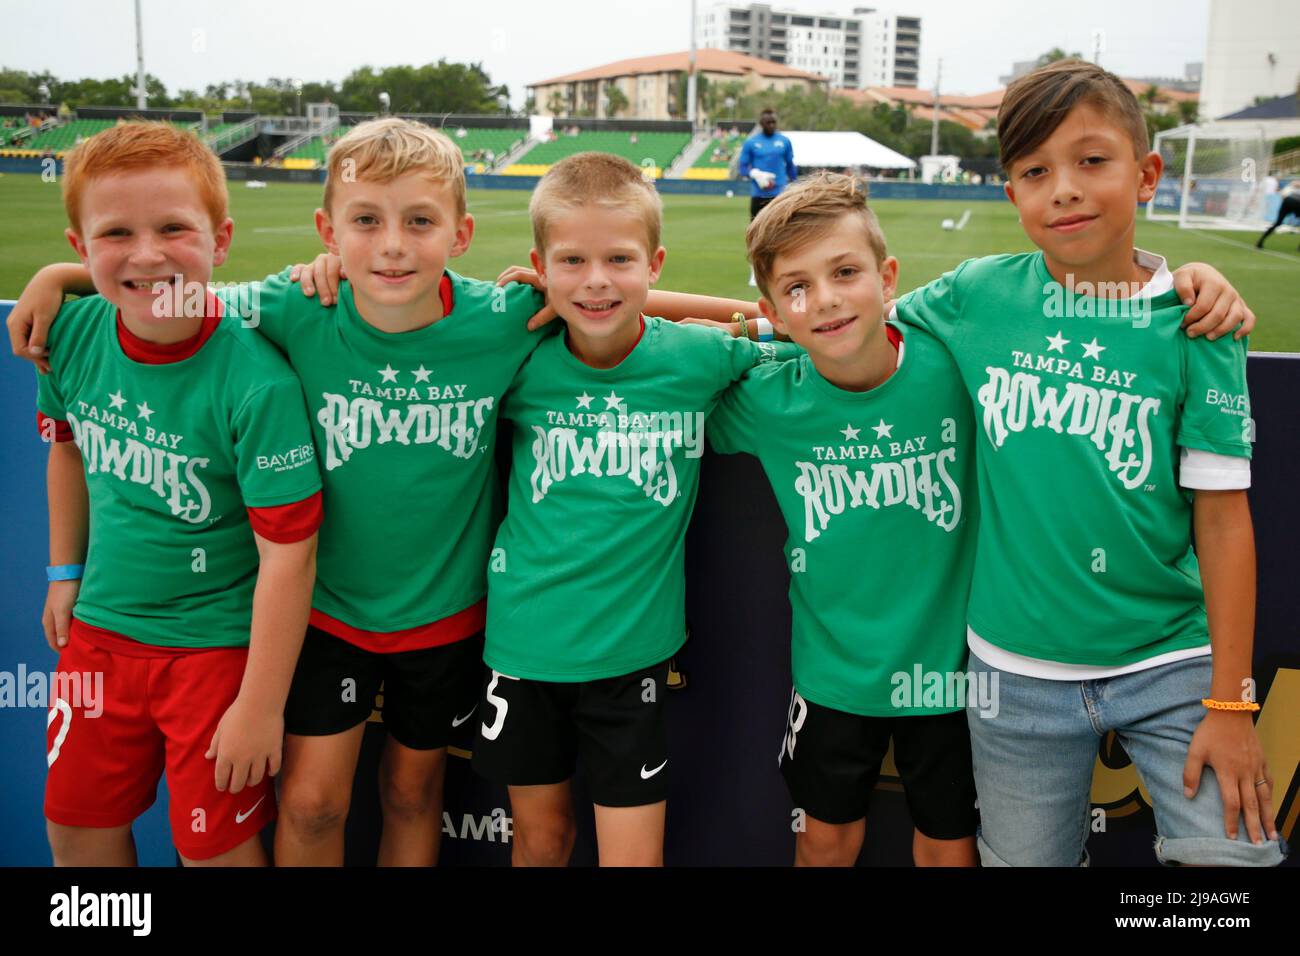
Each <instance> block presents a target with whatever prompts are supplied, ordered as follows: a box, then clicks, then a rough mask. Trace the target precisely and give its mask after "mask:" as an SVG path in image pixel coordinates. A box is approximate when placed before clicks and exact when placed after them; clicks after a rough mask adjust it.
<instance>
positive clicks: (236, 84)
mask: <svg viewBox="0 0 1300 956" xmlns="http://www.w3.org/2000/svg"><path fill="white" fill-rule="evenodd" d="M300 82H301V96H300V95H299V92H298V87H297V85H296V84H295V81H294V79H293V78H291V77H283V78H282V77H272V78H270V79H268V80H266V81H265V82H261V83H258V82H253V81H245V80H232V81H229V82H223V83H211V84H209V85H207V86H206V87H204V88H203V90H202V91H199V90H190V89H180V90H177V91H176V92H175V93H172V92H170V91H169V90H168V89H167V87H166V85H165V84H164V83H163V81H162V80H160V79H158V77H156V76H154V75H153V74H146V76H145V89H146V91H147V92H148V94H149V95H148V106H149V107H151V108H155V109H194V110H203V111H204V112H205V113H220V112H223V111H225V110H232V111H233V110H249V111H252V112H256V113H264V114H267V115H271V116H292V115H294V114H295V113H297V112H298V111H299V109H300V107H304V108H305V104H307V103H326V102H328V103H335V104H337V105H338V107H339V109H340V110H342V111H344V112H358V113H374V112H377V111H378V110H379V108H380V104H379V94H380V93H387V94H388V95H389V97H390V106H389V109H390V111H391V112H394V113H501V112H503V111H505V110H507V109H508V102H509V94H510V91H509V90H508V89H507V88H506V87H505V86H503V85H497V84H494V83H493V82H492V79H491V77H490V76H488V74H487V73H486V71H484V69H483V67H482V66H481V65H480V64H478V63H469V64H465V63H448V62H447V61H446V60H445V59H443V60H439V61H438V62H437V63H426V64H425V65H424V66H389V67H383V68H382V69H375V68H374V67H370V66H363V67H360V68H358V69H356V70H353V71H352V72H351V73H349V74H348V75H347V76H346V77H345V78H344V79H343V81H342V82H340V83H338V84H335V83H334V82H333V81H325V82H319V81H316V80H302V81H300ZM42 87H43V88H44V90H42ZM135 100H136V97H135V77H134V76H129V75H128V76H122V77H119V78H117V79H93V78H85V79H80V80H64V79H60V78H59V77H57V76H55V75H54V74H52V73H49V72H39V73H28V72H23V71H21V70H9V69H0V103H15V104H31V105H43V104H46V103H48V104H51V105H54V106H66V107H67V108H68V109H77V108H79V107H82V106H131V105H134V104H135ZM503 104H504V105H503Z"/></svg>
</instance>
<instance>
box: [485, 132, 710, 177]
mask: <svg viewBox="0 0 1300 956" xmlns="http://www.w3.org/2000/svg"><path fill="white" fill-rule="evenodd" d="M635 135H636V140H637V141H636V142H635V143H634V142H632V136H633V133H632V132H631V131H628V130H600V131H594V132H582V133H579V134H578V135H577V136H566V135H564V134H563V133H561V134H559V135H558V136H557V138H556V139H555V141H554V142H549V143H538V144H537V145H536V146H534V147H533V148H532V149H530V150H528V152H526V153H524V155H523V156H522V157H520V159H519V160H518V162H516V163H515V165H513V166H510V167H509V168H507V169H505V170H503V172H504V173H505V174H506V175H520V176H536V175H540V174H541V173H544V172H545V171H546V170H547V169H549V168H550V167H551V166H552V165H554V164H555V163H558V162H559V161H560V160H562V159H563V158H564V157H566V156H572V155H573V154H574V153H583V152H587V151H588V150H595V151H597V152H602V153H613V154H614V155H615V156H622V157H623V158H624V159H629V160H631V161H632V162H634V163H636V164H637V165H638V166H640V165H643V164H644V165H649V164H648V163H646V160H651V161H653V163H654V167H655V175H656V176H658V175H659V170H662V169H667V168H668V167H669V166H671V165H672V162H673V160H674V159H675V158H676V157H677V155H678V154H679V153H680V152H681V151H682V150H683V149H685V148H686V146H687V144H689V143H690V141H691V135H690V133H649V132H642V131H639V130H638V131H636V133H635Z"/></svg>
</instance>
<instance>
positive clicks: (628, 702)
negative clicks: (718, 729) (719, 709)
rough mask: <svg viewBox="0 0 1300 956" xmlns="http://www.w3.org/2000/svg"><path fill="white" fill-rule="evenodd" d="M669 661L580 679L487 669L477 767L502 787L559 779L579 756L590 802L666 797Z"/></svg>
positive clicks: (642, 802)
mask: <svg viewBox="0 0 1300 956" xmlns="http://www.w3.org/2000/svg"><path fill="white" fill-rule="evenodd" d="M667 695H668V661H663V662H662V663H659V664H655V665H653V666H651V667H645V668H642V669H641V670H639V671H633V672H632V673H630V674H624V675H622V676H621V677H608V678H605V679H603V680H591V681H582V682H579V683H558V682H552V681H540V680H528V679H527V678H518V677H509V676H507V675H505V674H502V673H500V672H498V671H495V670H492V669H490V668H488V669H487V673H486V675H485V676H484V681H483V698H482V702H481V703H480V705H479V708H480V710H479V712H480V714H481V716H482V722H481V723H480V725H479V733H478V740H476V741H475V743H474V770H475V771H476V772H477V773H478V774H480V775H481V776H483V777H486V778H487V779H489V780H491V781H493V782H495V783H500V784H504V785H506V786H514V787H528V786H536V785H538V784H553V783H562V782H564V781H565V780H568V779H569V778H570V777H572V776H573V773H574V771H575V769H576V768H577V763H578V760H579V759H581V761H582V766H583V770H584V772H585V773H586V777H587V784H588V790H589V791H590V793H591V799H592V802H593V803H596V804H598V805H600V806H602V807H641V806H647V805H649V804H652V803H658V802H659V801H660V800H664V799H666V798H667V796H668V779H667V778H668V771H667V764H668V739H667V733H666V730H665V725H664V699H665V698H666V697H667Z"/></svg>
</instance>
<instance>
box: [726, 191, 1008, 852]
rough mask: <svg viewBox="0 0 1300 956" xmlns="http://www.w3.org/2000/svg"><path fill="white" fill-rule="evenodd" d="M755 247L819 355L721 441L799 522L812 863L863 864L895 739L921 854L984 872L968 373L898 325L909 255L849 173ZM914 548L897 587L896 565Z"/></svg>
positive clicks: (751, 393) (800, 706)
mask: <svg viewBox="0 0 1300 956" xmlns="http://www.w3.org/2000/svg"><path fill="white" fill-rule="evenodd" d="M746 239H747V244H748V247H749V257H750V261H751V262H752V263H753V266H754V277H755V281H756V282H757V283H758V286H759V289H760V290H761V292H762V295H763V298H762V299H761V300H760V303H759V304H760V306H761V308H762V310H763V313H764V315H766V316H767V317H768V318H769V319H771V321H772V323H773V324H774V325H775V327H776V328H777V329H778V330H779V331H780V332H782V333H787V334H789V336H790V337H791V338H792V339H793V340H794V341H795V342H796V343H798V344H799V345H801V346H803V347H804V348H805V349H806V350H807V354H806V355H803V356H801V357H800V358H799V359H797V360H795V361H790V362H783V363H781V364H779V365H765V366H761V367H759V368H756V369H754V370H753V371H752V372H750V373H748V374H747V375H746V376H745V378H743V379H741V381H740V382H738V383H737V384H736V385H735V386H734V387H733V388H732V389H731V390H730V391H729V392H727V394H726V395H724V396H723V398H722V401H721V402H720V403H719V405H718V408H717V409H716V410H715V411H714V413H713V416H712V417H711V418H710V419H709V440H710V441H711V442H712V444H713V446H714V448H715V449H716V450H718V451H720V452H723V453H733V452H748V453H749V454H753V455H755V456H757V457H758V459H759V461H760V462H761V463H762V465H763V469H764V471H765V472H766V473H767V476H768V480H769V481H770V482H771V484H772V488H773V490H774V491H775V492H776V498H777V503H778V504H779V506H780V508H781V512H782V514H783V515H784V517H785V520H786V524H787V527H788V528H789V532H790V536H789V538H788V539H787V550H788V552H789V554H790V555H791V562H792V568H793V570H792V572H791V575H790V604H791V607H792V610H793V637H792V643H793V648H792V650H793V662H792V663H793V671H794V690H793V692H792V695H791V702H790V713H789V722H788V728H787V731H786V735H785V739H784V740H783V741H782V747H781V752H780V757H779V762H780V765H781V769H782V771H783V773H784V774H785V778H786V782H787V784H788V786H789V788H790V795H791V797H792V799H793V800H794V803H795V806H796V807H797V808H799V809H800V810H802V811H803V813H804V814H805V824H806V825H805V826H804V827H803V828H802V829H801V830H800V831H799V833H798V836H797V839H796V844H795V862H796V864H797V865H800V866H833V865H839V866H852V865H853V863H854V862H855V861H856V860H857V858H858V854H859V853H860V852H861V849H862V843H863V837H864V833H865V817H866V811H867V804H868V802H869V800H870V797H871V791H872V789H873V788H874V786H875V782H876V779H877V777H878V776H879V773H880V764H881V761H882V760H883V758H884V756H885V753H886V751H887V750H888V748H889V743H890V739H891V737H892V739H893V742H894V760H895V763H896V765H897V766H898V769H899V773H900V774H901V776H902V778H903V786H904V789H905V792H906V795H907V802H908V807H909V808H910V810H911V814H912V819H913V821H914V823H915V826H916V831H915V835H914V838H913V856H914V858H915V860H916V863H917V865H920V866H924V865H934V866H974V865H975V863H976V859H977V858H976V851H975V829H976V825H977V823H978V815H977V813H976V811H975V782H974V779H973V778H972V776H971V766H970V736H969V733H968V731H967V728H966V715H965V712H964V704H965V701H966V695H967V693H970V692H972V691H974V690H975V688H968V687H967V686H966V684H965V683H964V680H963V678H964V675H963V670H964V668H965V664H966V642H965V620H966V617H965V612H966V600H967V596H968V593H969V588H970V569H971V564H972V562H973V560H974V550H975V528H976V507H975V504H976V502H975V493H974V492H975V448H974V420H973V418H972V416H971V413H970V405H969V402H968V400H967V399H966V396H965V393H964V390H963V388H962V383H961V377H960V375H959V374H958V372H957V368H956V366H955V365H954V364H953V362H952V359H951V357H950V356H949V355H948V354H947V352H946V351H945V350H944V348H943V346H942V345H940V344H939V343H938V342H937V341H935V340H934V339H933V338H932V337H931V336H930V335H928V334H927V333H925V332H922V331H920V330H918V329H909V330H907V332H906V334H905V335H904V334H903V331H902V330H901V329H900V328H898V327H897V326H895V325H887V324H886V323H885V320H884V314H885V302H886V301H888V300H889V299H891V298H892V297H893V293H894V288H895V285H896V282H897V277H898V261H897V260H896V259H894V258H893V257H892V256H887V255H886V251H885V240H884V236H883V235H882V234H881V232H880V226H879V224H878V223H877V222H876V218H875V216H874V215H873V214H872V213H871V211H870V210H869V209H868V208H867V205H866V199H865V196H864V195H863V193H861V192H859V191H858V190H857V189H856V188H855V183H854V181H853V180H852V179H850V178H849V177H846V176H834V175H829V174H822V175H821V176H818V177H815V178H813V179H811V180H805V181H804V182H801V183H800V184H798V185H796V186H794V187H792V188H791V189H789V190H787V191H786V192H784V193H782V194H781V196H780V197H778V198H777V199H776V200H775V201H773V202H772V204H771V205H770V206H768V207H767V208H766V209H764V210H763V212H762V213H761V214H760V215H759V216H758V217H757V218H756V219H755V220H754V222H753V223H752V224H751V225H750V227H749V232H748V234H747V236H746ZM900 557H901V558H903V559H904V560H905V562H906V565H907V570H905V571H904V572H903V574H902V575H901V576H900V577H898V579H897V580H896V582H895V584H894V585H892V586H891V585H889V584H887V583H885V580H884V578H885V577H886V576H884V575H882V574H881V573H880V571H881V569H882V568H885V567H888V566H891V565H892V564H894V563H895V562H896V561H897V560H898V559H899V558H900ZM932 686H937V687H939V688H940V689H941V690H940V692H939V693H934V692H933V690H932V689H931V690H926V688H932ZM986 690H987V689H986ZM945 691H946V693H945ZM988 703H989V702H988V700H985V704H986V705H987V704H988Z"/></svg>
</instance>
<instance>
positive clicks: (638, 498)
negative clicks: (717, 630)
mask: <svg viewBox="0 0 1300 956" xmlns="http://www.w3.org/2000/svg"><path fill="white" fill-rule="evenodd" d="M792 350H793V351H794V352H797V351H798V349H797V347H794V346H789V345H784V344H782V345H780V346H775V347H774V346H772V345H762V346H760V345H758V344H756V343H754V342H751V341H749V340H748V339H735V338H732V337H731V336H728V335H724V334H722V333H720V332H717V331H716V330H713V329H708V328H704V327H701V326H690V325H686V326H682V325H675V324H674V323H672V322H669V321H667V320H664V319H659V318H647V319H646V320H645V331H644V333H643V334H642V336H641V338H640V340H639V341H638V342H637V344H636V346H635V347H634V348H633V349H632V352H631V353H630V354H629V355H628V356H627V358H625V359H624V360H623V361H622V362H621V363H619V364H618V365H617V366H615V367H614V368H611V369H596V368H591V367H590V366H587V365H584V364H583V363H582V362H580V361H579V360H578V359H577V358H575V357H574V356H573V354H572V353H571V352H570V351H569V349H568V347H567V346H566V345H565V336H563V335H557V336H554V337H553V338H550V339H548V340H546V341H545V342H543V343H542V344H541V345H540V346H538V348H537V351H536V352H534V353H533V355H532V357H531V358H530V359H529V360H528V362H527V364H525V365H524V367H523V368H522V369H521V370H520V372H519V375H518V377H517V378H516V379H515V383H514V385H513V386H512V387H511V389H510V392H509V393H508V394H507V395H506V398H505V412H504V414H505V416H506V417H507V418H509V419H511V421H512V422H513V432H512V436H513V437H512V451H513V456H514V457H513V466H512V468H511V473H510V482H509V496H510V501H509V508H508V509H507V512H506V518H505V520H504V521H503V522H502V523H501V528H500V530H499V531H498V532H497V539H496V548H495V549H494V550H493V553H492V562H491V565H490V568H489V574H488V619H487V647H486V650H485V652H484V655H483V658H484V660H485V661H486V662H487V663H488V664H489V665H490V666H491V667H493V668H495V669H496V670H499V671H501V672H502V673H504V674H509V675H510V676H512V677H526V678H531V679H533V680H544V681H587V680H598V679H601V678H605V677H617V676H620V675H623V674H627V673H630V672H632V671H635V670H638V669H640V668H642V667H648V666H649V665H651V664H655V663H658V662H659V661H662V660H664V659H665V658H667V657H669V656H671V655H672V654H673V653H674V652H675V651H677V649H678V648H680V647H681V645H682V642H683V640H685V623H686V621H685V619H686V582H685V564H684V562H685V538H686V525H687V523H688V522H689V521H690V517H691V510H692V508H694V506H695V494H696V491H697V490H698V487H699V474H700V456H701V455H703V454H704V419H705V417H706V416H707V415H708V413H709V412H710V411H711V410H712V409H713V407H714V405H715V404H717V401H718V398H719V396H720V395H721V394H722V392H723V391H724V390H725V389H726V388H727V387H728V386H729V385H731V383H732V382H734V381H735V380H736V379H738V378H739V377H740V376H741V375H742V374H744V372H745V371H746V370H748V369H750V368H752V367H753V366H754V365H756V364H758V363H759V362H760V361H765V360H769V359H772V358H775V357H776V356H778V355H783V354H784V355H788V354H792Z"/></svg>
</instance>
